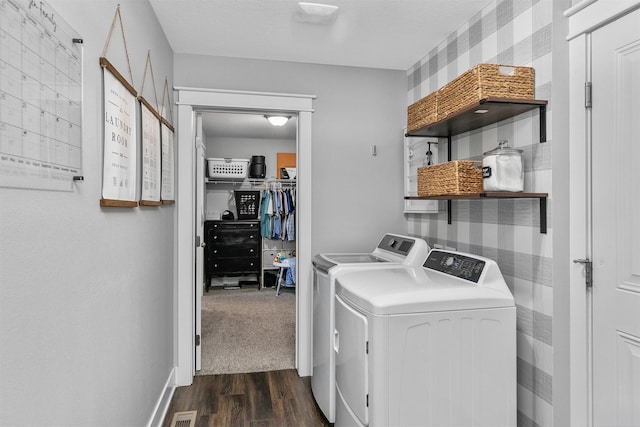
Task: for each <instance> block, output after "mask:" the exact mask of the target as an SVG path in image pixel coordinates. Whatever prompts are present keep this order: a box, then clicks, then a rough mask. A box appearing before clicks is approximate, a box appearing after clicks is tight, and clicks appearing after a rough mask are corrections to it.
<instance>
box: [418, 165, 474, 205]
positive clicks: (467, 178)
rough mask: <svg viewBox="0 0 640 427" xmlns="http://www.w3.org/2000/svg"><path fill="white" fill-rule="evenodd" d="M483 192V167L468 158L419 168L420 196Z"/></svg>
mask: <svg viewBox="0 0 640 427" xmlns="http://www.w3.org/2000/svg"><path fill="white" fill-rule="evenodd" d="M478 193H482V169H481V168H477V167H475V165H474V162H472V161H468V160H454V161H452V162H446V163H438V164H436V165H432V166H426V167H422V168H418V196H459V195H469V194H478Z"/></svg>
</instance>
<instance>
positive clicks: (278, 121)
mask: <svg viewBox="0 0 640 427" xmlns="http://www.w3.org/2000/svg"><path fill="white" fill-rule="evenodd" d="M264 118H265V119H267V120H269V123H271V124H272V125H274V126H284V125H285V123H287V122H288V121H289V119H290V118H291V117H290V116H264Z"/></svg>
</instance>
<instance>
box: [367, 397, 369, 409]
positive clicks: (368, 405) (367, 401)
mask: <svg viewBox="0 0 640 427" xmlns="http://www.w3.org/2000/svg"><path fill="white" fill-rule="evenodd" d="M368 407H369V395H368V394H367V408H368Z"/></svg>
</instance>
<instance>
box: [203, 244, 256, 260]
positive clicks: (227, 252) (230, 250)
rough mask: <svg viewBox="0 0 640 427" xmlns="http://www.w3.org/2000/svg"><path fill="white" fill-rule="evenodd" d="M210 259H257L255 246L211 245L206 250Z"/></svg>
mask: <svg viewBox="0 0 640 427" xmlns="http://www.w3.org/2000/svg"><path fill="white" fill-rule="evenodd" d="M208 255H209V257H210V258H211V259H214V258H221V257H222V258H224V257H243V258H251V257H258V256H259V252H258V247H257V246H256V245H215V244H214V245H211V246H210V247H209V250H208Z"/></svg>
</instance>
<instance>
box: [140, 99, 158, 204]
mask: <svg viewBox="0 0 640 427" xmlns="http://www.w3.org/2000/svg"><path fill="white" fill-rule="evenodd" d="M139 99H140V110H141V116H140V117H141V128H142V191H141V197H140V204H141V205H146V206H156V205H160V204H162V202H161V201H160V190H161V182H160V179H161V169H160V168H161V163H160V161H161V150H162V147H161V145H160V126H161V125H160V124H161V121H162V118H161V117H160V114H158V112H156V110H154V109H153V107H151V106H150V105H149V103H148V102H147V101H146V100H145V99H144V98H139Z"/></svg>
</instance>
